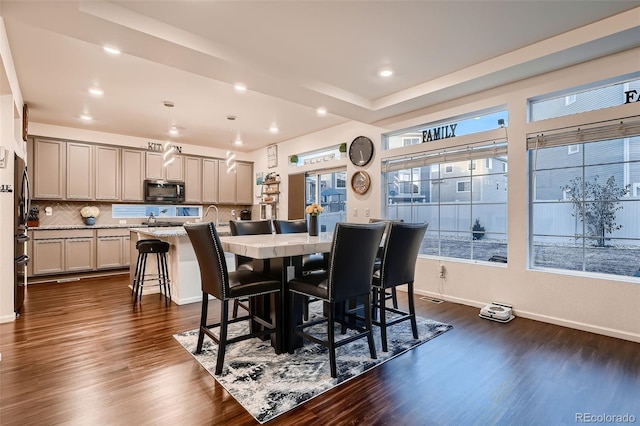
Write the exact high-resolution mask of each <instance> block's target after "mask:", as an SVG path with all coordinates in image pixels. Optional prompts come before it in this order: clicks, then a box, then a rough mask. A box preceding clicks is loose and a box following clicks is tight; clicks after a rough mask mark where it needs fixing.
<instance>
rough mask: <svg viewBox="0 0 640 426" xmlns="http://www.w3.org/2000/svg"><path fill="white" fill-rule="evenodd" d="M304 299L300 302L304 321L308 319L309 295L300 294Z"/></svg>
mask: <svg viewBox="0 0 640 426" xmlns="http://www.w3.org/2000/svg"><path fill="white" fill-rule="evenodd" d="M302 298H303V299H304V301H303V302H302V318H303V319H304V320H305V321H309V296H302Z"/></svg>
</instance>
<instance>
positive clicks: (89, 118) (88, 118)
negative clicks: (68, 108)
mask: <svg viewBox="0 0 640 426" xmlns="http://www.w3.org/2000/svg"><path fill="white" fill-rule="evenodd" d="M80 119H82V120H84V121H91V120H93V117H91V116H90V115H89V114H82V115H81V116H80Z"/></svg>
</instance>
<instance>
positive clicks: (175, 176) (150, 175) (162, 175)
mask: <svg viewBox="0 0 640 426" xmlns="http://www.w3.org/2000/svg"><path fill="white" fill-rule="evenodd" d="M163 163H164V159H163V153H162V152H147V153H146V165H145V179H160V180H180V181H183V180H184V157H183V156H182V155H176V156H175V159H174V160H173V161H172V162H171V163H170V164H169V165H167V166H166V167H164V166H163Z"/></svg>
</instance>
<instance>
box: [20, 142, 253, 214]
mask: <svg viewBox="0 0 640 426" xmlns="http://www.w3.org/2000/svg"><path fill="white" fill-rule="evenodd" d="M27 146H28V150H29V151H31V153H30V154H29V155H28V161H29V173H30V178H31V181H32V182H33V198H34V199H40V200H78V201H79V200H87V201H91V200H95V201H106V202H117V201H123V202H144V181H145V179H160V180H177V181H184V182H185V203H187V204H189V203H191V204H207V203H217V204H236V205H237V204H240V205H251V204H253V201H254V196H253V188H254V182H253V163H249V162H238V163H237V167H236V171H235V172H232V173H227V168H226V167H225V166H224V165H225V164H224V160H221V159H217V158H207V157H200V156H189V155H176V156H175V159H174V161H173V162H171V163H170V164H169V165H167V166H166V167H165V166H163V154H162V153H161V152H156V151H147V150H144V149H136V148H127V147H119V146H111V145H99V144H92V143H83V142H75V141H60V140H53V139H46V138H30V139H29V140H28V143H27Z"/></svg>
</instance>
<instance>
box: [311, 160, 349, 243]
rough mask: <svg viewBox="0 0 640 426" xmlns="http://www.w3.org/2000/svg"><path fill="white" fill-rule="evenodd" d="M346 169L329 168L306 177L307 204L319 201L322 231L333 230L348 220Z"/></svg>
mask: <svg viewBox="0 0 640 426" xmlns="http://www.w3.org/2000/svg"><path fill="white" fill-rule="evenodd" d="M346 176H347V172H346V170H336V169H334V170H328V171H324V170H323V171H318V172H310V173H307V175H306V177H305V182H306V183H305V199H306V202H305V205H309V204H311V203H318V204H320V205H321V206H322V208H323V211H322V214H321V215H319V216H318V223H319V225H320V231H321V232H333V229H334V228H335V226H336V223H338V222H345V221H346V220H347V205H346V202H347V189H346Z"/></svg>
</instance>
